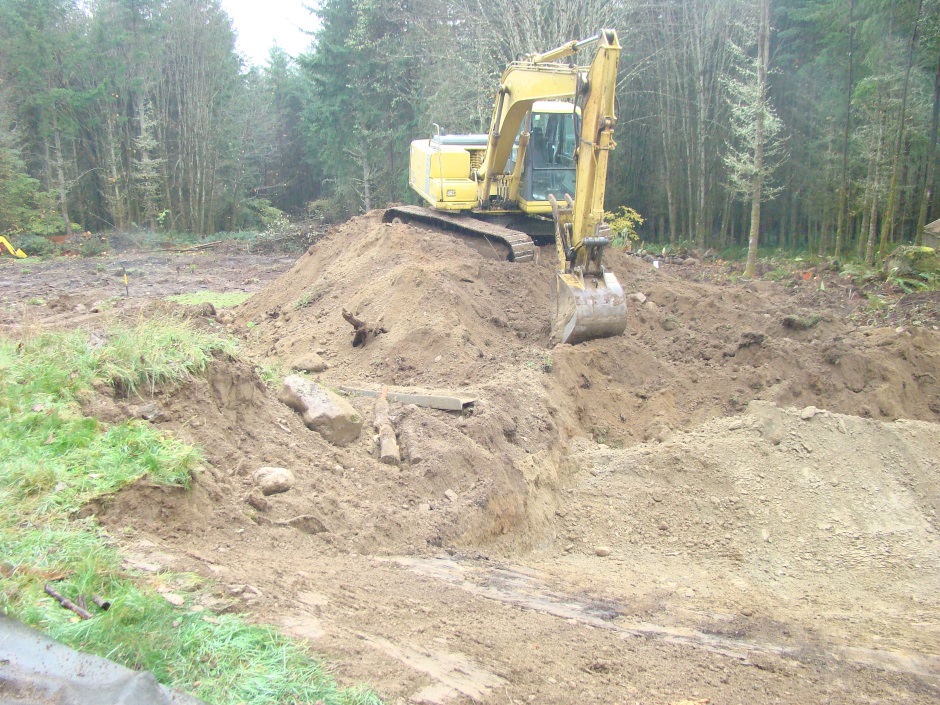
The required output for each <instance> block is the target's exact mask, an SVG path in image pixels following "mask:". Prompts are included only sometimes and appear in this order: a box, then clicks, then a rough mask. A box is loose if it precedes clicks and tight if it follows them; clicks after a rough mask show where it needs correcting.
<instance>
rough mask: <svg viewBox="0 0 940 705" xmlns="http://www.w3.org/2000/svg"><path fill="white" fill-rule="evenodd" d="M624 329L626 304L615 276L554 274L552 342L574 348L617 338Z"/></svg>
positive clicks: (607, 274)
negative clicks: (586, 342) (599, 339)
mask: <svg viewBox="0 0 940 705" xmlns="http://www.w3.org/2000/svg"><path fill="white" fill-rule="evenodd" d="M626 327H627V302H626V300H625V299H624V296H623V289H622V288H621V286H620V282H618V281H617V277H616V276H614V275H613V274H610V273H605V274H603V275H597V276H587V277H584V278H583V279H582V278H581V277H580V276H578V275H575V274H562V273H560V272H558V273H556V276H555V317H554V318H553V320H552V336H551V340H552V342H553V343H569V344H571V345H575V344H577V343H581V342H584V341H586V340H593V339H594V338H608V337H610V336H614V335H620V334H621V333H623V331H624V330H625V329H626Z"/></svg>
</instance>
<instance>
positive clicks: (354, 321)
mask: <svg viewBox="0 0 940 705" xmlns="http://www.w3.org/2000/svg"><path fill="white" fill-rule="evenodd" d="M343 318H344V319H345V320H346V322H347V323H348V324H349V325H351V326H352V327H353V341H352V344H353V347H354V348H358V347H362V346H364V345H365V344H366V343H368V342H369V341H370V340H372V339H373V338H375V337H376V336H377V335H379V334H380V333H388V331H387V330H385V328H383V327H382V326H379V325H375V324H372V323H367V322H366V321H363V320H360V319H358V318H356V317H355V316H354V315H353V314H351V313H350V312H349V311H347V310H346V309H343Z"/></svg>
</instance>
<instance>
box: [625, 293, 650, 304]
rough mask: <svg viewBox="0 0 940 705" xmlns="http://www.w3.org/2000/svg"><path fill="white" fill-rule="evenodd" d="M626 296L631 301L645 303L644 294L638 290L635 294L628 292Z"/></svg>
mask: <svg viewBox="0 0 940 705" xmlns="http://www.w3.org/2000/svg"><path fill="white" fill-rule="evenodd" d="M627 298H628V299H630V300H632V301H636V302H637V303H638V304H645V303H646V294H642V293H640V292H639V291H638V292H636V293H635V294H630V296H628V297H627Z"/></svg>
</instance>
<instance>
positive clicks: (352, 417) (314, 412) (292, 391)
mask: <svg viewBox="0 0 940 705" xmlns="http://www.w3.org/2000/svg"><path fill="white" fill-rule="evenodd" d="M278 398H279V399H280V400H281V401H282V402H284V403H285V404H287V405H288V406H289V407H290V408H292V409H293V410H294V411H296V412H297V413H299V414H300V416H301V418H302V419H303V422H304V424H306V426H307V428H309V429H311V430H314V431H316V432H317V433H319V434H320V435H321V436H323V437H324V438H325V439H326V440H328V441H329V442H330V443H332V444H333V445H337V446H345V445H348V444H350V443H352V442H353V441H355V440H356V439H357V438H359V433H360V432H361V431H362V418H361V417H360V416H359V414H357V413H356V410H355V409H353V408H352V406H351V405H350V404H349V402H347V401H346V400H345V399H343V398H342V397H340V396H338V395H337V394H334V393H333V392H331V391H330V390H328V389H324V388H323V387H321V386H320V385H318V384H317V383H316V382H311V381H310V380H307V379H304V378H303V377H300V376H299V375H290V376H289V377H288V378H287V379H285V380H284V384H283V385H281V392H280V394H279V395H278Z"/></svg>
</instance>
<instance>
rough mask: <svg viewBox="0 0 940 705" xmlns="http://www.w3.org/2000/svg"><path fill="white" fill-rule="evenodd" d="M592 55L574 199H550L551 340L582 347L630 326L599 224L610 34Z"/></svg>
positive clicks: (613, 38) (612, 73)
mask: <svg viewBox="0 0 940 705" xmlns="http://www.w3.org/2000/svg"><path fill="white" fill-rule="evenodd" d="M597 42H598V47H597V52H596V53H595V55H594V60H593V61H592V62H591V66H590V69H589V70H588V72H587V76H583V75H579V76H578V85H577V88H576V91H575V105H576V110H575V116H576V119H578V115H579V114H580V118H579V119H580V129H579V130H578V140H579V142H578V148H577V151H576V154H575V162H576V171H575V173H576V176H575V196H574V199H572V198H571V197H570V196H566V198H565V202H564V203H559V202H558V201H556V199H555V198H554V197H553V196H551V197H550V198H549V200H550V201H551V204H552V216H553V219H554V221H555V246H556V248H557V251H558V262H559V267H558V271H557V273H556V276H555V316H554V319H553V320H552V339H553V340H554V341H556V342H561V343H572V344H573V343H579V342H581V341H584V340H590V339H592V338H603V337H607V336H612V335H620V334H621V333H623V331H624V329H625V328H626V326H627V304H626V300H625V299H624V296H623V289H622V288H621V286H620V283H619V282H618V281H617V277H616V276H614V274H612V273H610V272H607V271H606V270H605V269H604V263H603V255H604V249H605V248H606V247H607V246H608V245H610V242H611V233H610V226H608V225H607V224H606V223H605V222H604V193H605V191H606V187H607V161H608V157H609V155H610V151H611V150H612V149H613V148H614V147H615V146H616V143H615V142H614V139H613V132H614V126H615V125H616V124H617V117H616V114H615V110H614V103H615V96H616V89H617V61H618V59H619V57H620V43H619V41H618V40H617V33H616V32H615V31H614V30H612V29H604V30H601V32H600V34H599V35H598V36H597Z"/></svg>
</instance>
